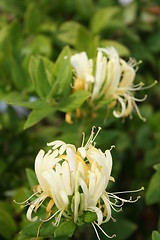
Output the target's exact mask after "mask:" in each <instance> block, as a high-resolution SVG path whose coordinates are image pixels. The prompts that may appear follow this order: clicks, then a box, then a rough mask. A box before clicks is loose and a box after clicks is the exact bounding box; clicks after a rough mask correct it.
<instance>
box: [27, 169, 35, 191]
mask: <svg viewBox="0 0 160 240" xmlns="http://www.w3.org/2000/svg"><path fill="white" fill-rule="evenodd" d="M26 174H27V179H28V182H29V185H30V187H31V188H32V187H33V186H36V185H38V180H37V177H36V174H35V172H34V171H33V170H32V169H29V168H27V169H26Z"/></svg>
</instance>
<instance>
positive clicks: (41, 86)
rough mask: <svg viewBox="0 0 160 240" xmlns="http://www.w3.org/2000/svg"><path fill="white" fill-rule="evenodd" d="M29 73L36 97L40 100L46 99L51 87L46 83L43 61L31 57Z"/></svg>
mask: <svg viewBox="0 0 160 240" xmlns="http://www.w3.org/2000/svg"><path fill="white" fill-rule="evenodd" d="M29 72H30V75H31V78H32V81H33V85H34V87H35V90H36V91H37V93H38V95H39V96H40V98H41V99H43V100H44V99H46V98H47V96H48V94H49V92H50V89H51V87H50V85H49V82H48V78H47V74H46V71H45V67H44V63H43V60H42V59H36V58H35V57H31V59H30V63H29Z"/></svg>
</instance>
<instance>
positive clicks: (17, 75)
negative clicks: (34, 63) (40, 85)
mask: <svg viewBox="0 0 160 240" xmlns="http://www.w3.org/2000/svg"><path fill="white" fill-rule="evenodd" d="M11 64H12V67H11V75H12V79H13V82H14V84H15V86H16V87H17V88H18V89H20V90H21V89H22V90H24V89H26V88H27V86H28V85H29V83H28V79H27V77H28V76H27V75H26V72H25V70H24V69H23V67H22V64H21V62H20V60H17V59H14V58H12V60H11Z"/></svg>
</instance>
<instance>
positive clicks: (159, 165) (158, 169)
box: [153, 163, 160, 173]
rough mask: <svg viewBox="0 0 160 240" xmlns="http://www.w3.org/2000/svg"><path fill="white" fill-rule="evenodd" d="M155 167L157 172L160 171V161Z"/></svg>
mask: <svg viewBox="0 0 160 240" xmlns="http://www.w3.org/2000/svg"><path fill="white" fill-rule="evenodd" d="M153 167H154V169H155V170H156V171H157V172H159V173H160V163H158V164H156V165H154V166H153Z"/></svg>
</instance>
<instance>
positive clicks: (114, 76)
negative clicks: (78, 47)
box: [71, 47, 146, 120]
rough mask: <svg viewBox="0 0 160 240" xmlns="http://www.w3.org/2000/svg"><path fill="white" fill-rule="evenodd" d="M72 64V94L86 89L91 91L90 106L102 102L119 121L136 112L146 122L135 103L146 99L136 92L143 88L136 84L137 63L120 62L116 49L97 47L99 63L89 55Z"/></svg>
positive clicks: (78, 57) (75, 59)
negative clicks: (139, 97) (89, 57)
mask: <svg viewBox="0 0 160 240" xmlns="http://www.w3.org/2000/svg"><path fill="white" fill-rule="evenodd" d="M71 65H72V67H73V72H74V84H73V91H78V90H86V91H89V92H91V98H90V100H89V104H91V105H93V104H94V107H95V108H96V107H97V108H98V107H99V105H98V104H96V103H97V102H98V101H99V100H103V101H104V102H105V101H106V102H107V103H110V104H109V106H108V107H109V108H114V107H116V109H114V110H113V115H114V116H115V117H116V118H122V117H127V116H130V115H131V114H132V110H133V108H135V109H136V112H137V114H138V116H139V117H140V118H141V119H142V120H145V119H144V118H143V117H142V116H141V113H140V111H139V109H138V107H137V104H136V102H139V101H143V100H145V99H146V95H145V97H144V98H143V99H137V98H135V97H134V92H135V91H137V90H142V89H144V87H143V83H139V84H137V85H134V80H135V75H136V71H137V65H138V63H136V61H135V60H134V59H130V60H129V61H128V62H126V61H125V60H123V59H121V58H120V57H119V55H118V52H117V51H116V50H115V48H113V47H110V48H98V53H97V58H96V64H95V66H94V61H93V59H88V57H87V54H86V52H81V53H78V54H75V55H73V56H71Z"/></svg>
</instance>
